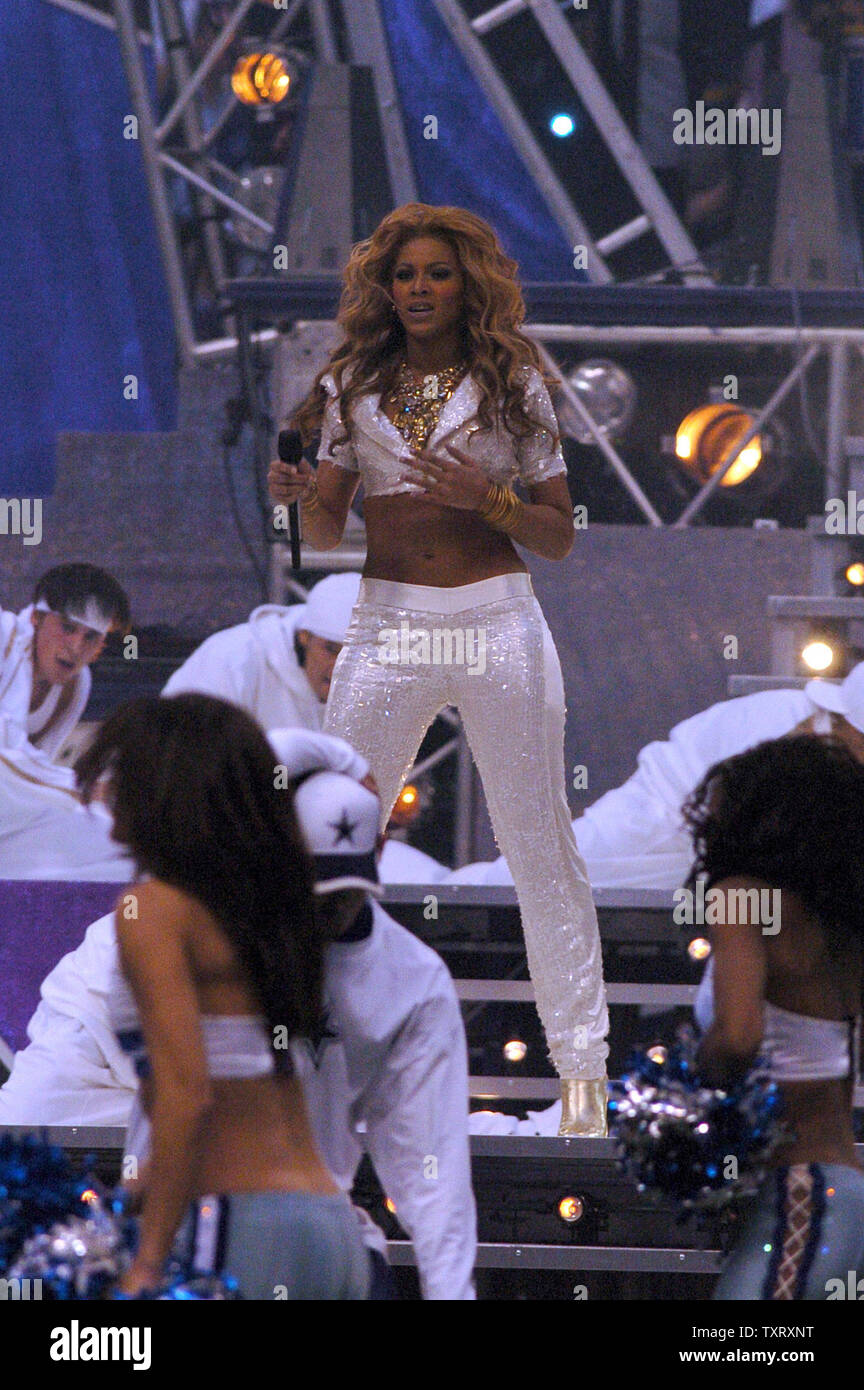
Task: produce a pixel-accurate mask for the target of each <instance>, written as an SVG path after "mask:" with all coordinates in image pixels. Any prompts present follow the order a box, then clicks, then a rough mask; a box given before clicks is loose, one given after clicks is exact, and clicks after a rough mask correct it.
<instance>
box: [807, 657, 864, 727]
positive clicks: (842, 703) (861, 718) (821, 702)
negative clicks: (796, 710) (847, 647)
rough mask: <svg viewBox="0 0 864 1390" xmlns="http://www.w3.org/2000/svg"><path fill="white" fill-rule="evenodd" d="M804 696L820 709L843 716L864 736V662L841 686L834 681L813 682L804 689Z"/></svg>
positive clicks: (854, 667) (852, 671) (856, 667)
mask: <svg viewBox="0 0 864 1390" xmlns="http://www.w3.org/2000/svg"><path fill="white" fill-rule="evenodd" d="M804 694H805V695H806V696H807V697H808V699H810V700H812V701H813V703H814V705H818V706H819V708H820V709H827V710H830V711H831V712H832V713H833V714H842V715H843V716H844V718H845V719H848V720H849V723H850V724H854V726H855V728H856V729H859V730H860V732H861V733H862V734H864V661H859V662H858V665H857V666H853V668H852V670H851V671H850V672H849V675H848V676H847V677H846V679H845V680H844V681H841V682H840V684H839V685H835V684H834V682H833V681H826V680H819V679H816V680H812V681H808V682H807V684H806V685H805V687H804Z"/></svg>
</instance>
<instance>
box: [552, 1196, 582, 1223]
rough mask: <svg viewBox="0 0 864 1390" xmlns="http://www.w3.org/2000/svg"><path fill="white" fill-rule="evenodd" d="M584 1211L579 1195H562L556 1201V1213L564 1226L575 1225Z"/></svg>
mask: <svg viewBox="0 0 864 1390" xmlns="http://www.w3.org/2000/svg"><path fill="white" fill-rule="evenodd" d="M584 1211H585V1204H584V1202H583V1201H582V1198H581V1197H571V1196H568V1197H562V1198H561V1200H560V1202H559V1203H558V1215H559V1216H560V1218H561V1220H562V1221H563V1222H564V1224H565V1225H566V1226H575V1225H576V1222H577V1221H580V1220H581V1218H582V1214H583V1212H584Z"/></svg>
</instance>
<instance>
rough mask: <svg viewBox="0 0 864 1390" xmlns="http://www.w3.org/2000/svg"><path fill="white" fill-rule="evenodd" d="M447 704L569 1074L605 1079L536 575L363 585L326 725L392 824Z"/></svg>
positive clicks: (592, 960)
mask: <svg viewBox="0 0 864 1390" xmlns="http://www.w3.org/2000/svg"><path fill="white" fill-rule="evenodd" d="M445 705H455V706H457V707H458V709H459V713H460V715H461V718H462V724H463V727H464V729H465V733H466V736H467V739H468V743H469V745H470V748H471V752H472V753H473V755H474V760H475V762H476V764H477V768H478V770H479V773H480V776H481V778H482V781H483V789H484V791H485V793H486V801H487V805H488V807H489V814H490V817H491V820H492V826H493V829H494V831H495V838H496V839H497V841H498V845H499V848H500V850H501V852H502V854H503V855H504V856H505V857H506V859H507V862H508V864H509V866H510V870H511V872H512V874H513V882H514V885H515V888H516V895H517V898H518V900H519V907H520V911H521V916H522V927H523V930H524V933H525V946H526V951H527V956H528V968H529V970H530V972H531V979H532V981H533V983H534V990H535V995H536V1000H537V1011H538V1013H539V1014H540V1018H541V1020H542V1022H543V1026H544V1028H545V1030H546V1039H547V1042H548V1045H549V1052H550V1055H551V1058H552V1061H553V1063H554V1065H555V1067H556V1068H557V1070H558V1073H559V1075H560V1076H562V1077H566V1078H578V1077H584V1078H592V1077H599V1076H602V1075H603V1074H604V1072H605V1063H606V1057H607V1055H608V1051H609V1049H608V1046H607V1043H606V1034H607V1031H608V1026H609V1025H608V1016H607V1012H606V996H605V990H604V986H603V966H602V959H601V951H600V936H599V932H598V928H597V915H596V912H595V910H594V902H593V899H592V896H591V888H590V885H589V883H588V876H587V873H586V871H585V864H584V861H583V860H582V858H581V856H580V854H579V850H578V848H577V846H576V840H575V839H574V836H573V830H572V825H571V819H570V810H569V808H568V805H567V797H566V793H565V790H564V684H563V681H562V678H561V667H560V664H559V661H558V654H557V652H556V651H555V646H554V643H553V641H552V635H551V633H550V632H549V628H548V626H547V624H546V620H545V618H544V617H543V613H542V611H541V608H540V605H539V603H538V602H537V599H536V598H535V597H534V592H533V590H532V588H531V580H530V577H529V576H528V575H527V574H525V573H516V574H500V575H495V576H494V577H493V578H491V579H484V580H481V581H480V582H479V583H476V584H462V585H459V586H457V587H455V588H437V587H432V586H429V585H423V584H399V583H393V582H391V581H390V580H383V579H364V580H363V581H362V583H361V585H360V593H359V597H358V601H357V604H356V606H355V608H354V612H353V614H352V618H351V624H350V626H349V628H348V632H347V634H346V638H345V644H344V646H343V648H342V651H341V653H340V655H339V657H338V659H337V662H336V666H335V668H334V671H333V679H332V683H331V686H330V695H329V699H328V701H327V710H326V714H325V719H324V732H325V733H328V734H337V735H339V737H341V738H344V739H347V741H348V742H349V743H350V744H352V745H353V746H354V747H355V748H356V749H357V750H358V751H359V752H361V753H362V754H363V755H364V756H365V757H366V758H367V759H368V760H369V764H370V766H371V769H372V772H373V774H374V776H375V778H376V781H377V783H378V787H379V790H380V793H381V803H382V828H383V827H384V826H385V825H386V824H387V821H388V820H389V817H390V812H391V810H392V807H393V804H394V802H395V800H396V797H397V796H398V795H399V792H400V790H401V788H402V785H403V783H404V781H405V779H406V777H407V775H408V773H409V772H410V770H411V767H412V765H413V763H414V759H415V758H416V756H417V751H418V749H419V747H420V744H421V742H422V739H423V736H424V734H425V733H426V730H427V729H428V728H429V725H430V724H431V723H432V721H433V719H434V718H435V717H436V715H437V714H438V713H439V711H440V710H441V709H442V708H444V706H445Z"/></svg>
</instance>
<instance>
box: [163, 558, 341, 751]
mask: <svg viewBox="0 0 864 1390" xmlns="http://www.w3.org/2000/svg"><path fill="white" fill-rule="evenodd" d="M359 585H360V576H359V574H330V575H328V576H327V578H326V579H322V580H321V581H320V582H319V583H318V584H315V585H314V586H313V587H312V588H311V589H310V591H309V595H308V598H307V601H306V603H295V604H292V605H290V606H289V607H287V608H286V607H282V606H280V605H279V604H275V603H267V604H264V605H263V606H262V607H261V608H256V609H255V610H254V612H253V613H251V614H250V615H249V621H248V622H247V623H238V624H237V625H236V627H229V628H226V629H225V631H224V632H214V634H213V636H212V637H208V638H207V640H206V642H202V644H201V646H200V647H198V648H197V649H196V650H195V651H194V652H193V653H192V655H191V656H189V657H187V659H186V660H185V661H184V662H183V665H182V666H180V667H179V668H178V669H177V670H176V671H175V672H174V674H173V675H172V676H171V677H170V678H169V680H168V681H167V682H166V685H165V689H164V690H163V691H162V694H163V695H180V694H182V693H183V692H184V691H190V690H193V691H194V690H197V691H199V692H200V693H201V694H202V695H216V696H218V698H219V699H220V700H230V701H231V702H232V704H235V705H239V706H240V708H241V709H245V710H246V712H247V714H251V715H252V718H253V719H257V721H258V723H259V724H260V725H261V727H262V729H264V731H265V732H268V731H269V730H270V729H284V728H293V727H294V726H297V727H299V728H304V729H320V728H321V724H322V721H323V718H324V705H325V703H326V701H327V696H328V694H329V692H330V678H331V676H332V674H333V666H334V664H335V662H336V658H337V657H338V655H339V653H340V651H341V650H342V643H343V642H344V641H345V632H346V630H347V627H348V624H349V622H350V621H351V610H352V609H353V607H354V604H355V603H356V601H357V591H358V588H359Z"/></svg>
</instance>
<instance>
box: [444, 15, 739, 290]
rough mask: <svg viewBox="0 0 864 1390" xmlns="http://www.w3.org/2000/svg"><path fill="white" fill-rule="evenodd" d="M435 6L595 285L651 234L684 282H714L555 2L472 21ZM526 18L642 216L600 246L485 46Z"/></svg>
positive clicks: (605, 238) (606, 280)
mask: <svg viewBox="0 0 864 1390" xmlns="http://www.w3.org/2000/svg"><path fill="white" fill-rule="evenodd" d="M434 3H435V8H436V9H437V11H438V13H439V15H440V16H441V19H442V20H443V21H444V23H445V24H446V26H447V29H448V31H449V33H450V35H451V37H452V39H453V41H454V43H455V44H456V45H457V47H458V48H459V50H460V52H461V53H462V56H463V58H464V59H465V61H466V63H467V64H468V67H469V68H470V69H471V72H472V73H473V75H474V77H475V78H476V80H477V81H478V82H479V84H480V86H481V87H482V88H483V90H484V93H485V95H486V97H487V99H488V100H489V102H490V104H491V105H492V107H493V108H494V110H495V111H496V112H497V114H498V117H499V119H500V121H501V123H502V125H503V126H504V129H505V130H506V132H507V135H508V136H509V138H510V141H511V143H512V144H513V147H514V149H515V150H516V151H517V153H518V154H519V155H520V157H521V159H522V161H523V163H524V164H525V166H526V168H527V170H528V172H529V173H530V175H531V178H532V180H533V182H534V184H535V187H536V188H537V191H538V193H539V194H540V196H541V197H542V198H543V201H544V202H545V203H546V205H547V207H548V208H549V211H550V212H551V213H552V216H553V217H554V218H555V220H556V222H557V223H558V226H559V227H560V228H561V230H562V232H563V233H564V235H565V236H566V237H567V238H568V241H569V244H570V245H573V246H575V245H577V244H578V245H582V246H584V247H585V248H586V251H587V261H588V264H587V267H586V268H587V270H588V275H589V278H590V279H591V280H592V281H594V282H595V283H597V284H608V283H610V282H611V281H613V280H614V278H615V277H614V275H613V273H612V271H611V270H610V268H609V266H608V264H607V262H606V257H607V256H609V255H611V254H612V253H613V252H614V251H617V250H619V249H620V248H621V247H622V246H627V245H629V244H630V243H631V242H633V241H635V240H637V238H639V237H641V236H643V235H644V234H645V233H646V232H649V231H653V232H654V233H655V234H656V236H657V237H658V239H659V240H660V242H661V244H662V245H663V247H664V249H665V251H666V253H667V255H668V257H669V261H670V265H671V266H672V267H673V268H674V269H676V270H677V271H679V273H680V274H681V276H682V278H683V280H684V281H685V283H687V284H694V285H700V284H701V285H706V284H709V285H710V284H711V283H713V281H712V277H711V276H710V275H709V273H708V271H707V270H706V269H705V266H704V265H703V264H702V260H701V258H700V255H699V252H698V251H697V249H696V247H695V245H694V244H693V242H692V241H691V239H690V236H689V234H688V232H687V231H686V230H685V228H684V226H683V224H682V223H681V221H680V219H679V217H678V215H677V213H676V212H675V210H674V208H673V207H672V204H671V203H670V202H669V199H668V198H667V197H666V194H665V193H664V192H663V190H662V188H661V187H660V185H659V183H658V182H657V180H656V178H655V177H654V174H653V172H652V170H651V168H650V166H649V165H648V163H647V161H646V160H645V157H644V155H643V154H642V151H641V150H640V148H639V146H638V145H637V143H636V141H635V140H634V139H633V136H632V135H631V134H630V131H629V129H628V127H627V125H626V123H625V122H624V120H623V119H622V118H621V115H620V113H619V112H618V109H617V107H616V106H615V103H614V102H613V101H612V99H611V97H610V96H609V93H608V92H607V91H606V88H605V87H604V85H603V83H602V82H601V80H600V78H599V76H598V74H597V72H596V70H595V68H594V66H593V65H592V63H591V62H590V60H589V58H588V56H587V54H586V53H585V50H584V49H583V47H582V45H581V44H580V43H579V40H578V39H577V38H576V35H575V34H574V32H573V30H572V29H571V27H570V25H569V24H568V23H567V21H566V19H565V18H564V16H563V14H562V13H561V6H560V5H559V4H558V3H557V0H504V3H502V4H497V5H493V6H492V8H491V9H489V10H486V11H485V13H484V14H481V15H478V16H477V17H476V18H475V19H472V20H469V19H467V18H466V16H465V13H464V11H463V8H462V4H461V3H460V0H434ZM522 14H527V15H530V16H531V17H532V19H534V20H535V21H536V23H537V24H538V26H539V28H540V30H541V31H542V33H543V35H544V37H545V38H546V40H547V41H548V43H549V46H550V48H551V49H552V50H553V52H554V53H555V56H556V57H557V59H558V61H559V62H560V64H561V66H562V68H563V69H564V71H565V72H566V74H567V76H568V78H569V79H570V82H571V83H572V84H573V90H574V92H575V93H576V95H577V96H578V97H579V100H580V101H581V103H582V105H583V106H584V107H585V109H586V111H588V113H589V115H590V116H591V118H592V120H593V121H594V124H595V126H596V128H597V132H598V134H599V135H600V138H601V139H602V141H603V143H604V145H605V146H606V149H607V151H608V153H609V155H610V156H611V158H612V159H613V160H614V162H615V164H617V166H618V168H619V170H620V171H621V173H622V175H623V176H624V179H625V180H626V182H627V184H628V185H629V187H630V190H631V191H632V193H633V194H634V196H635V198H636V201H637V203H638V204H639V206H640V208H641V209H642V211H641V213H640V214H639V215H638V216H637V217H635V218H633V219H632V220H631V221H630V222H627V223H626V224H625V225H624V226H622V227H618V228H616V229H615V230H614V231H612V232H609V233H608V234H607V235H605V236H603V237H601V238H599V239H597V240H595V239H594V237H593V236H592V234H591V231H590V228H589V227H588V225H587V223H586V221H585V220H584V218H583V217H582V215H581V213H580V212H579V210H578V209H577V208H576V206H575V205H574V203H573V201H572V199H571V198H570V195H569V194H568V192H567V190H566V189H565V188H564V186H563V184H562V183H561V181H560V179H559V178H558V175H557V174H556V173H555V171H554V169H553V168H552V165H551V164H550V163H549V161H548V159H547V158H546V156H545V154H544V153H543V151H542V149H541V147H540V145H539V143H538V141H537V138H536V136H535V135H534V133H533V131H532V130H531V128H530V126H529V124H528V122H527V121H526V120H525V117H524V116H523V115H522V112H521V111H520V109H519V107H518V105H517V103H516V101H515V100H514V98H513V96H512V94H511V92H510V91H509V89H508V87H507V83H506V82H505V80H504V78H503V77H502V76H501V74H500V72H499V71H498V69H497V67H496V66H495V63H494V62H493V60H492V58H491V56H490V55H489V53H488V51H487V49H486V48H485V46H484V44H483V43H482V39H483V38H484V37H485V36H486V35H487V34H490V33H491V32H492V31H493V30H495V29H497V28H499V27H500V26H501V25H502V24H504V23H506V22H507V21H508V20H510V19H513V18H514V17H515V16H516V15H522Z"/></svg>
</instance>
